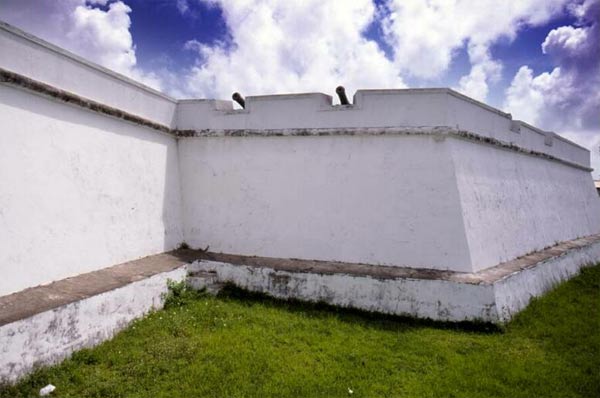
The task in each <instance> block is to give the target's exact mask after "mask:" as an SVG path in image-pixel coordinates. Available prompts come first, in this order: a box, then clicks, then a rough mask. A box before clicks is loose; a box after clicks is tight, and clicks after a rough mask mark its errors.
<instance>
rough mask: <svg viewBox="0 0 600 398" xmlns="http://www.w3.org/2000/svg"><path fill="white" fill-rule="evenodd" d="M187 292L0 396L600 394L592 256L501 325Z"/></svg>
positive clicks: (599, 281) (598, 270) (599, 291)
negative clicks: (47, 390)
mask: <svg viewBox="0 0 600 398" xmlns="http://www.w3.org/2000/svg"><path fill="white" fill-rule="evenodd" d="M192 296H194V294H192V293H186V292H183V294H181V295H180V296H179V297H172V298H171V300H170V305H169V307H168V308H167V309H165V310H162V311H158V312H155V313H153V314H151V315H149V316H148V317H146V318H145V319H143V320H139V321H136V322H135V323H133V324H132V325H131V326H130V327H129V328H128V329H126V330H125V331H123V332H122V333H120V334H119V335H117V336H116V337H115V338H114V339H113V340H111V341H109V342H106V343H104V344H102V345H100V346H98V347H97V348H94V349H91V350H83V351H81V352H78V353H76V354H75V355H73V357H72V358H71V359H69V360H66V361H65V362H63V363H62V364H61V365H59V366H55V367H51V368H43V369H39V370H38V371H36V372H35V373H34V374H32V375H31V376H29V377H28V378H26V379H24V380H23V381H22V382H21V383H20V384H18V385H16V386H4V387H0V397H21V396H23V397H26V396H27V397H29V396H37V395H38V391H39V389H40V388H41V387H43V386H45V385H46V384H48V383H52V384H54V385H55V386H56V387H57V388H56V391H55V392H54V393H52V396H61V397H144V398H147V397H185V398H191V397H203V396H207V397H219V398H222V397H349V396H352V397H364V396H370V397H388V396H389V397H469V398H475V397H511V398H514V397H526V398H533V397H543V398H547V397H560V398H566V397H585V398H593V397H600V309H599V307H600V265H598V266H595V267H592V268H588V269H585V270H584V271H583V273H582V275H580V276H579V277H577V278H575V279H573V280H571V281H569V282H567V283H565V284H562V285H561V286H559V287H558V288H557V289H555V290H553V291H552V292H550V293H549V294H547V295H546V296H545V297H544V298H542V299H538V300H534V301H533V302H532V304H531V305H530V306H529V307H528V308H527V309H526V310H525V311H524V312H522V313H521V314H520V315H519V316H518V317H517V318H516V319H514V321H513V322H511V323H510V324H508V325H507V326H506V327H505V329H504V330H498V329H495V328H493V327H490V326H485V325H475V324H443V323H436V322H427V321H416V320H411V319H406V318H399V317H390V316H382V315H376V314H369V313H364V312H358V311H349V310H341V309H335V308H331V307H327V306H323V305H311V304H302V303H297V302H283V301H277V300H272V299H268V298H265V297H263V296H257V295H251V294H248V293H244V292H241V291H239V290H236V289H228V290H226V291H225V292H224V293H223V294H221V295H220V296H219V297H217V298H214V297H205V296H199V295H195V297H192Z"/></svg>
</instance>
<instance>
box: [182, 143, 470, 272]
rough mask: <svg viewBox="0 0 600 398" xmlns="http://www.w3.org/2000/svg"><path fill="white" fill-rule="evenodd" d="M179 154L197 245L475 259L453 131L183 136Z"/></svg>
mask: <svg viewBox="0 0 600 398" xmlns="http://www.w3.org/2000/svg"><path fill="white" fill-rule="evenodd" d="M179 156H180V163H181V166H180V170H181V178H182V181H184V184H183V186H182V192H183V214H185V217H184V235H185V240H186V242H187V243H188V244H190V245H191V246H192V247H203V248H204V247H205V246H210V250H211V251H215V252H225V253H235V254H244V255H259V256H265V257H283V258H303V259H319V260H334V261H346V262H355V263H356V262H363V263H369V264H388V265H405V266H413V267H426V268H437V269H448V268H453V269H457V270H464V271H468V270H470V268H471V261H470V257H469V252H468V247H467V242H466V238H465V233H464V227H463V221H462V213H461V209H460V202H459V196H458V191H457V188H456V179H455V176H454V167H453V164H452V158H451V155H450V152H449V146H448V142H447V140H440V139H438V138H436V137H432V136H378V135H377V136H376V135H361V136H347V135H346V136H329V137H327V136H324V137H304V136H301V137H211V138H208V137H202V138H189V139H184V140H182V141H181V142H180V146H179Z"/></svg>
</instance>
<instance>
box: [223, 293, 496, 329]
mask: <svg viewBox="0 0 600 398" xmlns="http://www.w3.org/2000/svg"><path fill="white" fill-rule="evenodd" d="M217 297H219V298H221V299H226V300H235V301H236V302H237V303H239V304H240V305H243V306H248V307H251V306H253V305H256V304H261V305H263V306H266V307H271V308H278V309H283V310H285V311H288V312H291V313H303V314H310V316H311V317H313V318H320V319H324V318H329V317H331V316H332V315H333V316H335V317H336V318H337V319H338V320H340V321H343V322H348V323H353V324H360V325H361V326H363V327H367V328H373V329H379V330H388V331H390V330H394V331H398V330H401V331H407V330H411V329H417V328H434V329H442V330H455V331H460V332H470V333H483V334H493V333H502V332H504V330H505V327H504V326H503V325H499V324H494V323H489V322H478V321H461V322H450V321H436V320H432V319H422V318H414V317H410V316H402V315H391V314H383V313H380V312H371V311H366V310H360V309H355V308H344V307H338V306H334V305H331V304H328V303H325V302H316V303H313V302H308V301H301V300H297V299H279V298H275V297H273V296H270V295H268V294H264V293H255V292H250V291H248V290H244V289H241V288H239V287H237V286H235V285H233V284H226V285H225V286H224V287H223V289H222V290H221V291H220V292H219V294H218V296H217Z"/></svg>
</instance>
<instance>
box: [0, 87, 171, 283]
mask: <svg viewBox="0 0 600 398" xmlns="http://www.w3.org/2000/svg"><path fill="white" fill-rule="evenodd" d="M0 126H1V132H0V181H1V182H2V184H1V185H2V187H1V188H0V264H1V265H2V274H3V277H2V278H1V279H0V295H5V294H9V293H12V292H16V291H19V290H22V289H25V288H27V287H31V286H36V285H39V284H43V283H48V282H51V281H53V280H57V279H62V278H65V277H67V276H72V275H77V274H80V273H83V272H88V271H92V270H96V269H100V268H104V267H108V266H111V265H114V264H118V263H121V262H123V261H128V260H132V259H135V258H139V257H143V256H147V255H151V254H156V253H161V252H164V251H169V250H172V249H173V248H175V247H176V246H177V245H179V244H180V243H181V241H182V240H183V237H182V232H181V228H180V225H181V203H180V185H179V173H178V162H177V143H176V140H175V138H174V137H172V136H169V135H166V134H161V133H157V132H156V131H153V130H150V129H148V128H144V127H140V126H138V125H135V124H131V123H127V122H123V121H121V120H118V119H114V118H111V117H107V116H102V115H99V114H97V113H94V112H90V111H82V110H81V109H80V108H77V107H73V106H69V105H66V104H63V103H59V102H57V101H54V100H49V99H46V98H44V97H41V96H38V95H34V94H32V93H29V92H27V91H24V90H19V89H14V88H11V87H9V86H5V85H0ZM32 264H35V266H32Z"/></svg>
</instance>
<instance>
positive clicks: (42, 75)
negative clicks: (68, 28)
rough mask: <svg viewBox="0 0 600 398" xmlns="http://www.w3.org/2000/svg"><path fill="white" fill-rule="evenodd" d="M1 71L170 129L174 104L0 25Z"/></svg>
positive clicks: (161, 96) (19, 31)
mask: <svg viewBox="0 0 600 398" xmlns="http://www.w3.org/2000/svg"><path fill="white" fill-rule="evenodd" d="M0 50H1V52H0V54H1V55H0V68H3V69H6V70H9V71H13V72H17V73H19V74H21V75H24V76H27V77H29V78H31V79H34V80H37V81H40V82H42V83H46V84H49V85H51V86H53V87H56V88H59V89H62V90H65V91H68V92H71V93H75V94H77V95H80V96H82V97H85V98H87V99H91V100H94V101H97V102H100V103H103V104H106V105H108V106H111V107H114V108H117V109H120V110H122V111H125V112H130V113H133V114H135V115H138V116H141V117H143V118H145V119H148V120H151V121H153V122H156V123H160V124H164V125H167V126H171V125H172V123H173V115H174V112H175V106H176V104H177V101H175V100H174V99H172V98H170V97H168V96H167V95H165V94H162V93H160V92H158V91H156V90H153V89H151V88H149V87H147V86H144V85H142V84H140V83H137V82H135V81H133V80H131V79H128V78H127V77H125V76H123V75H119V74H117V73H115V72H112V71H110V70H108V69H106V68H103V67H101V66H99V65H97V64H94V63H92V62H89V61H87V60H85V59H83V58H81V57H78V56H76V55H74V54H72V53H70V52H68V51H65V50H63V49H61V48H59V47H56V46H53V45H52V44H50V43H47V42H45V41H43V40H40V39H38V38H37V37H35V36H32V35H30V34H27V33H25V32H23V31H21V30H19V29H17V28H15V27H13V26H10V25H8V24H6V23H4V22H2V21H0Z"/></svg>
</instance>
